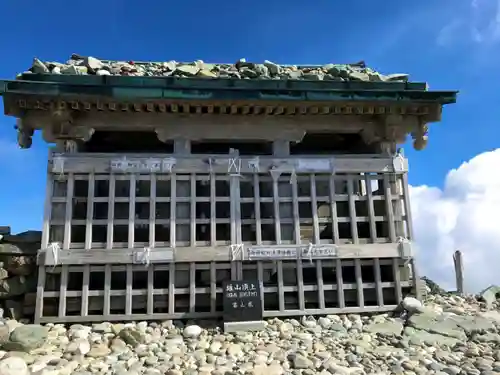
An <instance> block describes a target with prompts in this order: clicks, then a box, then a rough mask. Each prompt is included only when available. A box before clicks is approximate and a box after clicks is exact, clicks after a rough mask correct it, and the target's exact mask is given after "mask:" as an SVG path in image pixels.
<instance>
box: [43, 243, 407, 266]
mask: <svg viewBox="0 0 500 375" xmlns="http://www.w3.org/2000/svg"><path fill="white" fill-rule="evenodd" d="M283 246H285V247H286V246H287V245H281V246H280V245H269V246H266V248H269V249H273V248H282V247H283ZM291 246H294V245H291ZM398 246H399V245H398V244H397V243H377V244H358V245H354V244H345V245H338V246H337V256H336V257H334V256H332V257H330V258H326V259H337V258H340V259H350V258H354V257H359V258H362V259H363V258H364V259H367V258H368V259H369V258H393V257H399V255H400V252H399V247H398ZM138 251H142V250H141V249H133V248H114V249H106V248H104V249H92V250H91V251H89V250H85V249H71V250H61V251H60V252H59V259H58V264H74V265H79V264H80V265H81V264H132V263H134V258H135V254H137V252H138ZM245 251H248V248H247V249H246V250H245ZM40 253H41V254H45V256H43V255H42V256H41V257H40V262H41V263H42V264H44V265H47V266H54V265H56V264H55V261H54V259H53V256H52V254H51V251H50V250H41V252H40ZM149 254H150V256H149V260H150V263H151V264H161V263H166V262H167V263H168V262H176V263H184V262H211V261H222V262H228V261H230V260H231V256H230V251H229V250H228V248H227V246H217V247H196V248H194V247H178V248H176V249H173V248H169V247H161V248H156V249H150V253H149ZM278 259H279V258H270V259H269V261H273V260H274V261H276V260H278Z"/></svg>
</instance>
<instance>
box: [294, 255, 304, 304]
mask: <svg viewBox="0 0 500 375" xmlns="http://www.w3.org/2000/svg"><path fill="white" fill-rule="evenodd" d="M302 267H303V264H302V260H301V259H298V260H297V270H296V274H297V289H298V290H297V294H298V299H299V310H305V309H306V305H305V295H304V275H303V274H302Z"/></svg>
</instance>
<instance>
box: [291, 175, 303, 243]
mask: <svg viewBox="0 0 500 375" xmlns="http://www.w3.org/2000/svg"><path fill="white" fill-rule="evenodd" d="M291 184H292V208H293V233H294V241H295V243H296V244H300V243H301V241H302V239H301V235H300V212H299V194H298V187H297V178H292V179H291Z"/></svg>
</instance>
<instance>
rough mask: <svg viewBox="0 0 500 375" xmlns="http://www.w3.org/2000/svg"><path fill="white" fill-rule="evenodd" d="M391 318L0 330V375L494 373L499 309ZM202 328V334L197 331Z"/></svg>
mask: <svg viewBox="0 0 500 375" xmlns="http://www.w3.org/2000/svg"><path fill="white" fill-rule="evenodd" d="M403 305H404V307H405V308H406V309H405V310H404V311H403V312H402V313H398V315H395V316H390V315H388V314H382V315H374V316H359V315H346V316H325V317H319V318H317V319H315V318H311V317H308V318H303V319H297V320H296V319H285V320H279V319H272V320H269V321H267V327H266V329H265V330H264V331H261V332H255V333H248V332H247V333H238V334H225V333H223V332H222V331H221V330H220V328H217V327H216V326H215V325H211V324H210V322H197V324H199V326H198V325H195V324H190V323H187V324H186V325H183V324H182V323H180V322H176V321H174V322H172V321H165V322H158V323H149V324H148V323H146V322H138V323H127V324H112V323H99V324H94V325H92V326H90V325H89V326H84V325H72V326H68V327H65V326H63V325H57V324H56V325H54V324H48V325H46V326H44V327H42V326H37V325H29V324H27V325H23V324H21V323H19V322H17V321H15V320H5V321H3V323H2V325H0V340H1V342H2V347H3V351H1V352H0V358H1V359H0V375H28V374H40V375H70V374H73V375H84V374H85V375H87V374H109V375H111V374H117V375H138V374H147V375H160V374H168V375H182V374H184V375H195V374H198V375H208V374H213V375H216V374H217V375H219V374H220V375H223V374H226V375H229V374H235V375H236V374H253V375H257V374H263V375H278V374H293V375H299V374H302V375H312V374H321V375H330V374H406V375H413V374H440V375H444V374H448V375H453V374H468V375H481V374H483V375H492V374H500V334H499V333H500V310H499V309H498V305H497V302H493V303H492V304H491V305H490V306H488V307H487V306H486V304H485V303H484V302H479V301H478V300H477V299H475V298H474V297H466V298H462V297H459V296H453V295H449V294H448V295H430V296H429V297H428V298H427V300H426V303H425V305H424V306H422V304H421V303H420V302H419V301H417V300H415V299H412V298H407V299H405V301H404V304H403ZM202 327H203V328H202Z"/></svg>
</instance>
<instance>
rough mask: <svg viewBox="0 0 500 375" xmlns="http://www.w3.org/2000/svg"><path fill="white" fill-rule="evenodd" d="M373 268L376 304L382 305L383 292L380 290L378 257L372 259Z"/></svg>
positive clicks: (380, 279) (380, 280)
mask: <svg viewBox="0 0 500 375" xmlns="http://www.w3.org/2000/svg"><path fill="white" fill-rule="evenodd" d="M373 268H374V272H375V288H376V293H377V304H378V305H379V306H384V293H383V290H382V277H381V273H380V260H379V259H378V258H374V259H373Z"/></svg>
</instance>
